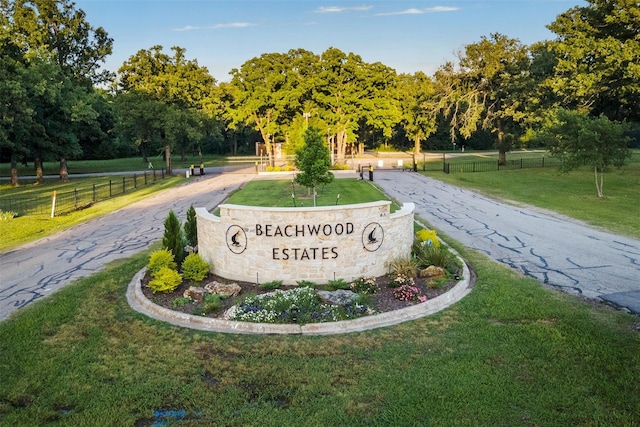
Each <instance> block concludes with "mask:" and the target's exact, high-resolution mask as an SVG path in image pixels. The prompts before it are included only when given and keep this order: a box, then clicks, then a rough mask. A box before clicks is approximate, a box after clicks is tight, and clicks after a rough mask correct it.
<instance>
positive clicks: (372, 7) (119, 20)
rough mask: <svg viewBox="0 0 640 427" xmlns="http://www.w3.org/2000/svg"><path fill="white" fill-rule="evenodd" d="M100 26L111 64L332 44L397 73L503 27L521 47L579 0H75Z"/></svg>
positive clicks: (225, 72) (211, 61) (222, 59)
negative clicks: (140, 55)
mask: <svg viewBox="0 0 640 427" xmlns="http://www.w3.org/2000/svg"><path fill="white" fill-rule="evenodd" d="M75 3H76V7H77V8H79V9H82V10H84V11H85V12H86V14H87V17H86V19H87V20H88V21H89V22H90V23H91V25H92V26H94V27H98V26H101V27H104V28H105V30H106V31H107V32H108V33H109V35H110V36H111V37H112V38H113V39H114V44H113V54H112V55H111V56H110V57H109V58H108V60H107V62H106V68H108V69H110V70H112V71H117V69H118V68H119V67H120V66H121V65H122V63H123V62H124V61H126V60H127V59H128V58H129V57H130V56H131V55H134V54H135V53H136V52H137V51H138V50H140V49H148V48H150V47H152V46H154V45H162V46H163V47H164V49H165V51H166V52H170V49H169V48H170V47H171V46H180V47H183V48H185V49H186V56H187V58H188V59H196V60H197V61H198V64H199V65H201V66H205V67H207V68H208V69H209V72H210V73H211V74H212V75H213V76H214V77H215V78H216V79H217V80H218V81H228V80H229V78H230V77H229V72H230V71H231V69H232V68H240V67H241V66H242V64H243V63H244V62H246V61H247V60H249V59H251V58H253V57H257V56H260V55H261V54H263V53H270V52H280V53H284V52H287V51H288V50H290V49H297V48H303V49H306V50H310V51H312V52H314V53H315V54H318V55H319V54H321V53H322V52H324V51H325V50H326V49H327V48H329V47H336V48H338V49H340V50H342V51H343V52H345V53H349V52H353V53H355V54H357V55H360V56H361V57H362V59H363V60H364V61H366V62H382V63H383V64H385V65H387V66H390V67H392V68H394V69H395V70H396V71H397V72H398V73H413V72H416V71H424V72H425V73H427V74H429V75H431V74H433V72H434V71H435V70H436V69H437V68H438V67H439V66H440V65H442V64H444V63H445V62H446V61H453V60H455V52H457V51H459V50H461V49H462V48H463V47H464V46H465V45H467V44H470V43H475V42H478V41H479V40H480V38H481V37H482V36H487V37H488V36H490V34H492V33H496V32H497V33H501V34H504V35H506V36H508V37H511V38H516V39H519V40H520V41H521V42H522V43H524V44H531V43H534V42H537V41H542V40H549V39H553V38H554V34H553V33H551V32H550V31H549V30H547V29H546V27H545V26H546V25H547V24H550V23H551V22H553V21H554V20H555V18H556V16H557V15H558V14H560V13H563V12H565V11H567V10H568V9H570V8H572V7H574V6H584V5H585V4H586V2H585V1H581V0H484V1H483V0H453V1H452V0H439V1H431V0H414V1H404V0H399V1H398V0H386V1H380V0H373V1H367V0H357V1H353V0H336V1H333V0H331V1H316V0H276V1H274V0H235V1H229V0H76V1H75Z"/></svg>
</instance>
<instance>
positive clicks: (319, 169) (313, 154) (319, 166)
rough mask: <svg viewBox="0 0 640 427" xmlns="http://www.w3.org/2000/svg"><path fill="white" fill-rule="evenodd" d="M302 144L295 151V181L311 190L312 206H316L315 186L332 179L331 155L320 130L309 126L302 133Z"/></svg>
mask: <svg viewBox="0 0 640 427" xmlns="http://www.w3.org/2000/svg"><path fill="white" fill-rule="evenodd" d="M304 142H305V144H304V146H303V147H302V148H301V149H300V150H298V152H297V153H296V160H295V164H296V167H297V168H298V170H300V173H299V174H297V175H296V178H295V182H297V183H298V184H300V185H303V186H305V187H307V188H311V189H312V190H313V206H316V187H317V186H318V185H321V184H328V183H330V182H331V181H333V174H332V173H331V172H330V171H329V168H330V167H331V155H330V153H329V149H328V148H327V146H326V145H325V144H324V141H323V139H322V136H321V135H320V132H319V131H318V130H317V129H315V128H313V127H310V128H309V129H307V131H306V133H305V135H304Z"/></svg>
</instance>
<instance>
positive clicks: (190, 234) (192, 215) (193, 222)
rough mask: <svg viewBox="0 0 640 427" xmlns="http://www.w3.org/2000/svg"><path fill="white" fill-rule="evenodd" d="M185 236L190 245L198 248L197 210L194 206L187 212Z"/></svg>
mask: <svg viewBox="0 0 640 427" xmlns="http://www.w3.org/2000/svg"><path fill="white" fill-rule="evenodd" d="M184 234H185V236H186V237H187V242H188V243H189V245H191V246H193V247H195V246H198V222H197V219H196V210H195V209H194V207H193V205H191V206H190V207H189V210H188V211H187V220H186V221H185V223H184Z"/></svg>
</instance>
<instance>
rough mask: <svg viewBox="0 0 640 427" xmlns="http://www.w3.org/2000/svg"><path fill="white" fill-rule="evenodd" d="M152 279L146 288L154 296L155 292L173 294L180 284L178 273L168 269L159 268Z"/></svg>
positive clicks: (180, 278)
mask: <svg viewBox="0 0 640 427" xmlns="http://www.w3.org/2000/svg"><path fill="white" fill-rule="evenodd" d="M152 277H153V278H152V279H151V280H150V281H149V285H148V286H149V288H151V290H152V291H153V293H154V294H155V293H156V292H173V291H174V290H175V289H176V288H177V287H178V286H179V285H180V283H182V276H181V275H180V273H178V272H177V271H175V270H173V269H171V268H169V267H162V268H160V270H158V271H157V272H156V273H155V274H153V275H152Z"/></svg>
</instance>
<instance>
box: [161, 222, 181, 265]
mask: <svg viewBox="0 0 640 427" xmlns="http://www.w3.org/2000/svg"><path fill="white" fill-rule="evenodd" d="M162 247H163V248H165V249H168V250H170V251H171V253H173V257H174V260H175V262H176V263H177V264H178V265H181V264H182V259H183V257H184V246H183V242H182V228H181V226H180V221H179V220H178V217H177V216H176V214H175V213H174V212H173V211H169V215H168V216H167V219H165V220H164V235H163V237H162Z"/></svg>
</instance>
